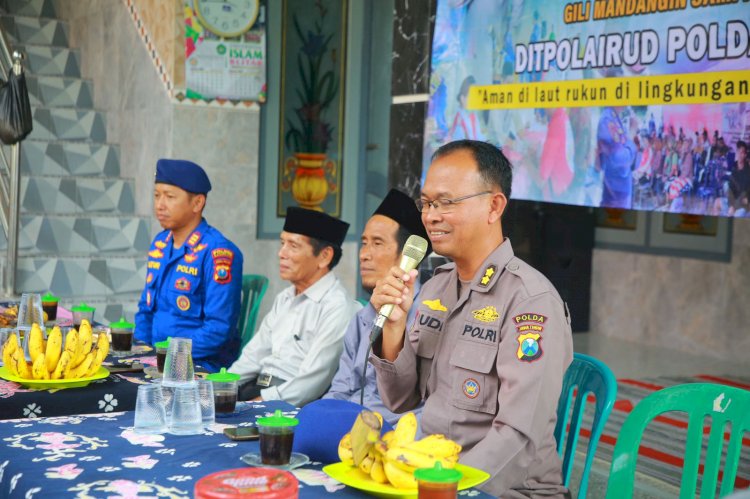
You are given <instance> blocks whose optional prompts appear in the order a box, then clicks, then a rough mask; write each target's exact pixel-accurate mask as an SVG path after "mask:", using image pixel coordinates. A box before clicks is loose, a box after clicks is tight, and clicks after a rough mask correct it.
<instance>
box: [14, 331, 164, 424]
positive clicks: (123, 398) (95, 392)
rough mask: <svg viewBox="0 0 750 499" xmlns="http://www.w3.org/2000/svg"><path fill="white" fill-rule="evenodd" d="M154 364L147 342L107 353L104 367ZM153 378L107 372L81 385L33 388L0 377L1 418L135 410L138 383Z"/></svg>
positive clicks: (143, 375)
mask: <svg viewBox="0 0 750 499" xmlns="http://www.w3.org/2000/svg"><path fill="white" fill-rule="evenodd" d="M136 362H138V363H140V364H142V365H144V366H155V365H156V354H155V352H154V350H153V349H152V348H151V347H149V346H147V345H136V346H135V347H134V348H133V353H132V355H130V356H127V357H119V358H117V357H112V356H111V355H109V356H107V358H106V359H105V361H104V364H103V365H104V367H106V368H108V369H109V368H116V367H129V366H132V365H133V363H136ZM151 381H153V380H152V379H151V378H150V377H149V376H147V375H146V374H144V373H143V372H138V373H122V374H114V373H113V374H110V375H109V376H108V377H106V378H103V379H100V380H96V381H92V382H91V383H90V384H89V385H87V386H84V387H81V388H66V389H63V390H32V389H29V388H24V387H23V386H22V385H21V384H19V383H15V382H13V381H7V380H4V379H2V378H0V419H14V418H38V417H44V416H68V415H70V414H93V413H100V412H102V413H107V412H114V411H128V410H133V409H135V395H136V393H137V392H138V385H139V384H143V383H150V382H151Z"/></svg>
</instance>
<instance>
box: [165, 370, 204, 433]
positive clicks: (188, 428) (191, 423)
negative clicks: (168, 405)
mask: <svg viewBox="0 0 750 499" xmlns="http://www.w3.org/2000/svg"><path fill="white" fill-rule="evenodd" d="M169 433H172V434H174V435H197V434H199V433H203V420H202V418H201V404H200V394H199V392H198V384H197V383H196V382H192V383H187V384H184V385H181V386H176V387H174V397H173V399H172V415H171V416H170V418H169Z"/></svg>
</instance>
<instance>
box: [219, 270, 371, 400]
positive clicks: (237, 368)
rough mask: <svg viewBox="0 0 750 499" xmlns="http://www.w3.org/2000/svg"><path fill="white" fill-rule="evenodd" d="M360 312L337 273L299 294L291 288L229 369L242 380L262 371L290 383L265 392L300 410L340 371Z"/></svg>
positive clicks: (269, 397)
mask: <svg viewBox="0 0 750 499" xmlns="http://www.w3.org/2000/svg"><path fill="white" fill-rule="evenodd" d="M360 308H362V306H361V305H360V304H359V303H358V302H356V301H355V300H354V299H353V298H352V297H351V296H350V295H349V293H348V292H347V291H346V289H345V288H344V286H343V285H342V284H341V281H339V279H338V278H337V277H336V275H335V274H334V273H333V272H328V273H327V274H326V275H325V276H323V277H321V278H320V279H319V280H318V281H317V282H315V283H314V284H313V285H312V286H310V287H309V288H307V289H306V290H305V291H303V292H302V293H300V294H299V295H295V290H294V286H289V287H288V288H286V289H284V290H283V291H282V292H281V293H279V294H278V295H277V296H276V298H275V299H274V302H273V306H272V307H271V311H270V312H269V313H268V315H266V316H265V317H264V318H263V322H262V323H261V325H260V327H259V328H258V331H257V333H256V334H255V336H253V339H252V340H250V343H248V344H247V345H246V346H245V348H244V349H243V350H242V353H241V354H240V358H239V359H237V360H236V361H235V362H234V364H232V366H231V367H230V368H229V371H231V372H233V373H237V374H239V375H241V376H242V379H241V382H246V381H249V380H252V379H255V378H256V377H257V376H258V375H259V374H261V373H264V374H266V373H267V374H271V375H272V376H275V377H276V376H278V377H279V378H282V379H285V380H287V381H286V382H284V383H282V384H281V385H278V386H270V387H268V388H265V389H263V390H261V397H263V399H264V400H285V401H286V402H289V403H290V404H293V405H296V406H302V405H304V404H306V403H307V402H310V401H312V400H315V399H317V398H318V397H320V396H321V395H322V394H323V393H325V391H326V389H327V388H328V386H329V385H330V383H331V379H332V378H333V375H334V374H335V373H336V368H337V367H338V360H339V356H340V355H341V350H342V348H343V341H342V340H343V337H344V333H345V332H346V326H347V324H348V323H349V320H350V319H351V318H352V317H353V316H354V314H356V313H357V311H358V310H359V309H360Z"/></svg>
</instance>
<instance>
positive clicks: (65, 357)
mask: <svg viewBox="0 0 750 499" xmlns="http://www.w3.org/2000/svg"><path fill="white" fill-rule="evenodd" d="M69 364H70V352H69V351H67V350H65V351H64V352H63V353H62V355H60V360H58V361H57V366H56V367H55V370H54V372H53V373H52V374H51V375H50V378H51V379H63V377H64V375H65V369H66V368H67V367H68V365H69Z"/></svg>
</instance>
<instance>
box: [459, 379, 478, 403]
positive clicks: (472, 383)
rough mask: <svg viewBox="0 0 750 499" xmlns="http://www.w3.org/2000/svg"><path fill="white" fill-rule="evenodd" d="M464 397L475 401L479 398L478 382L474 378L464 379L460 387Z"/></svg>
mask: <svg viewBox="0 0 750 499" xmlns="http://www.w3.org/2000/svg"><path fill="white" fill-rule="evenodd" d="M462 389H463V391H464V395H466V396H467V397H469V398H470V399H475V398H477V397H478V396H479V391H480V387H479V382H478V381H477V380H475V379H474V378H466V379H465V380H464V384H463V387H462Z"/></svg>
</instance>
